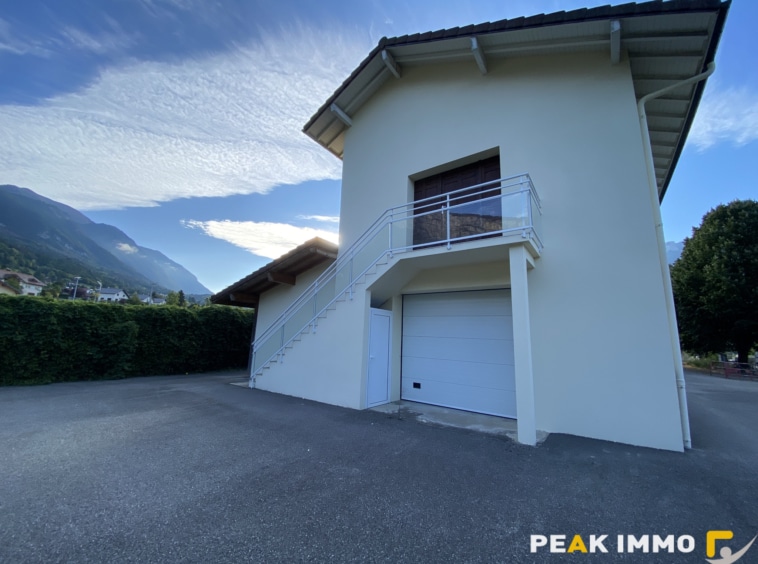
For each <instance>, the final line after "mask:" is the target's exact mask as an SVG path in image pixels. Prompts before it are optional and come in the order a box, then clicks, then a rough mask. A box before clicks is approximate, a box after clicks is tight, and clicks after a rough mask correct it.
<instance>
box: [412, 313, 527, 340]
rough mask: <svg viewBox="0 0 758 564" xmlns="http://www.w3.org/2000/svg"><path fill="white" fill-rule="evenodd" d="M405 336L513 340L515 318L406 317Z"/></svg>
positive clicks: (498, 316) (501, 316)
mask: <svg viewBox="0 0 758 564" xmlns="http://www.w3.org/2000/svg"><path fill="white" fill-rule="evenodd" d="M403 335H406V336H409V337H452V338H456V337H457V338H462V339H487V338H490V337H492V335H499V336H500V337H502V338H504V339H507V340H510V341H512V340H513V318H512V317H511V316H506V315H497V316H487V317H485V316H480V317H445V316H440V317H433V318H429V317H406V318H405V323H404V324H403Z"/></svg>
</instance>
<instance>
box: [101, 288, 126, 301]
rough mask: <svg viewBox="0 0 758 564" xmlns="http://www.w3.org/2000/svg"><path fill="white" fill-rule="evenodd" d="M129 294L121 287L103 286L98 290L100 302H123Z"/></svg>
mask: <svg viewBox="0 0 758 564" xmlns="http://www.w3.org/2000/svg"><path fill="white" fill-rule="evenodd" d="M128 299H129V295H128V294H127V293H126V292H125V291H124V290H122V289H121V288H101V289H100V291H99V292H98V296H97V301H98V302H117V303H118V302H121V301H124V300H128Z"/></svg>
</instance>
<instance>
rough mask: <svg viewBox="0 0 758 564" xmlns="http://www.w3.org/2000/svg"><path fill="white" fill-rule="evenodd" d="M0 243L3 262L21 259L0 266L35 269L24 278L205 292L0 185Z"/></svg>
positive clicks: (126, 242) (44, 201)
mask: <svg viewBox="0 0 758 564" xmlns="http://www.w3.org/2000/svg"><path fill="white" fill-rule="evenodd" d="M0 244H1V245H0V251H1V254H0V257H2V259H3V260H4V261H5V262H8V261H11V262H19V261H21V262H20V265H19V264H17V265H11V264H6V265H3V264H0V267H2V266H8V267H13V266H23V265H24V261H26V262H27V263H28V265H29V266H32V267H34V268H35V269H36V270H38V272H33V273H32V272H30V274H35V275H36V276H38V277H43V278H45V277H47V278H50V277H53V278H60V277H71V275H72V274H73V275H76V276H79V275H81V276H82V277H83V278H85V279H87V281H88V282H89V283H90V284H93V283H95V282H96V281H97V280H99V281H101V282H102V283H103V285H105V286H109V285H118V286H123V287H127V288H130V289H139V290H143V291H146V290H147V289H148V288H150V287H151V286H154V287H155V288H156V289H158V288H159V287H160V288H162V289H164V290H175V291H178V290H183V291H184V292H185V294H210V293H211V291H210V290H208V288H206V287H205V286H203V285H202V284H201V283H200V282H199V281H198V280H197V278H196V277H195V275H194V274H192V273H191V272H189V271H188V270H187V269H186V268H184V267H183V266H182V265H180V264H178V263H176V262H174V261H172V260H171V259H169V258H168V257H166V256H165V255H163V254H162V253H160V252H158V251H155V250H153V249H147V248H145V247H141V246H139V245H137V244H136V243H135V242H134V241H133V240H132V239H131V238H129V237H128V236H127V235H126V234H125V233H124V232H123V231H121V230H120V229H118V228H116V227H113V226H112V225H107V224H104V223H95V222H93V221H92V220H90V219H89V218H88V217H86V216H85V215H84V214H82V213H81V212H79V211H77V210H75V209H74V208H72V207H69V206H67V205H64V204H61V203H59V202H56V201H54V200H51V199H49V198H45V197H44V196H40V195H39V194H36V193H35V192H33V191H32V190H29V189H28V188H19V187H17V186H12V185H0ZM32 263H33V264H32ZM46 272H47V274H46ZM93 278H94V279H93ZM57 281H58V282H63V280H57Z"/></svg>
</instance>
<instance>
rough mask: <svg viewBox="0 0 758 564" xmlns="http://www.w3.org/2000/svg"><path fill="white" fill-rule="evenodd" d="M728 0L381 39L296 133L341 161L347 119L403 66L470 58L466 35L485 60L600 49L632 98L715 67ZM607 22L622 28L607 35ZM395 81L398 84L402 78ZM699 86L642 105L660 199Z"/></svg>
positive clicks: (586, 12) (690, 0) (681, 1)
mask: <svg viewBox="0 0 758 564" xmlns="http://www.w3.org/2000/svg"><path fill="white" fill-rule="evenodd" d="M730 3H731V0H727V1H725V2H721V0H671V1H668V2H662V1H660V0H655V1H652V2H644V3H639V4H636V3H628V4H623V5H619V6H600V7H597V8H591V9H587V8H584V9H580V10H573V11H570V12H564V11H562V12H554V13H551V14H538V15H535V16H531V17H520V18H513V19H510V20H500V21H496V22H486V23H482V24H478V25H468V26H465V27H455V28H450V29H441V30H438V31H429V32H425V33H416V34H412V35H403V36H400V37H392V38H386V37H385V38H382V39H381V40H380V41H379V43H378V45H377V46H376V47H375V48H374V49H373V50H372V51H371V52H370V53H369V54H368V56H367V57H366V58H365V59H364V60H363V61H362V62H361V63H360V64H359V65H358V67H357V68H356V69H355V70H354V71H353V72H352V74H350V76H349V77H348V78H347V79H346V80H345V81H344V82H343V83H342V85H340V86H339V88H337V90H336V91H335V92H334V94H332V96H331V97H330V98H329V99H328V100H327V101H326V102H325V103H324V104H323V105H322V106H321V108H319V110H318V111H317V112H316V113H315V114H314V115H313V117H311V119H310V120H309V121H308V123H306V124H305V126H304V128H303V131H304V132H305V133H306V134H307V135H308V136H310V137H311V138H313V139H314V140H315V141H317V142H318V143H319V144H321V145H322V146H323V147H325V148H326V149H328V150H329V151H331V152H332V153H333V154H335V155H336V156H337V157H339V158H342V153H343V150H344V134H345V130H346V129H347V127H348V125H347V124H346V123H345V122H346V121H347V122H348V123H349V121H350V119H351V116H352V115H354V114H355V113H356V112H357V111H358V110H359V109H360V107H361V106H362V105H363V104H364V103H365V102H366V101H367V100H368V99H369V98H370V97H371V96H372V95H373V94H374V93H375V92H377V91H378V90H379V89H380V88H381V86H382V85H383V84H384V83H385V82H387V81H388V80H393V76H398V75H399V76H400V77H402V69H403V68H404V67H405V66H417V65H422V64H433V63H441V62H451V61H462V60H470V61H471V63H472V64H475V61H476V57H477V55H476V53H474V49H473V43H472V41H471V40H472V38H475V39H476V41H477V45H478V48H479V49H480V51H479V53H480V54H482V56H483V57H484V58H485V59H489V58H497V57H515V56H526V55H537V54H542V55H545V54H551V53H567V52H574V53H577V52H592V51H595V52H597V51H601V52H602V51H605V52H609V53H611V56H612V57H613V52H614V45H615V47H616V52H617V53H620V52H622V51H624V52H626V53H627V54H628V56H629V62H630V67H631V71H632V79H633V81H634V89H635V95H636V97H637V99H638V100H639V99H640V98H642V97H643V96H645V95H646V94H649V93H651V92H655V91H657V90H659V89H661V88H663V87H665V86H668V85H669V84H673V83H676V82H678V81H680V80H682V79H683V78H686V77H689V76H694V75H696V74H699V73H700V72H703V71H704V70H705V69H706V67H707V66H708V64H709V63H711V62H713V60H714V58H715V54H716V47H717V46H718V42H719V39H720V36H721V32H722V30H723V26H724V20H725V18H726V15H727V12H728V10H729V6H730ZM613 22H618V23H619V27H620V30H618V32H617V33H615V35H614V33H613V32H612V25H613ZM400 80H402V78H400ZM704 86H705V82H704V81H702V82H699V83H697V84H695V85H690V86H685V87H682V88H678V89H676V90H674V91H672V92H670V93H668V94H667V95H666V96H664V97H661V98H658V99H656V100H652V101H650V102H649V104H648V129H649V132H650V137H651V143H652V145H653V155H654V162H655V169H656V176H657V180H658V189H659V193H660V195H661V198H662V197H663V194H664V193H665V191H666V188H667V187H668V184H669V181H670V180H671V175H672V173H673V171H674V168H675V167H676V163H677V161H678V159H679V155H680V154H681V151H682V149H683V148H684V143H685V140H686V138H687V134H688V133H689V129H690V126H691V125H692V120H693V118H694V115H695V111H696V110H697V106H698V103H699V101H700V98H701V96H702V92H703V88H704Z"/></svg>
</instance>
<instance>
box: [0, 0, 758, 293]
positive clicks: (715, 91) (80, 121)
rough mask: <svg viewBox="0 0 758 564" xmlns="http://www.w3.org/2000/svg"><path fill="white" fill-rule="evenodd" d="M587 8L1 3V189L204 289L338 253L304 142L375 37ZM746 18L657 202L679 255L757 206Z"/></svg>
mask: <svg viewBox="0 0 758 564" xmlns="http://www.w3.org/2000/svg"><path fill="white" fill-rule="evenodd" d="M606 3H607V2H595V1H592V0H589V1H588V0H584V1H578V0H577V1H574V0H563V1H562V0H544V1H543V0H523V1H519V0H501V1H497V2H495V1H487V0H476V1H470V2H467V1H447V0H435V1H417V2H411V1H401V0H372V1H368V0H367V1H361V0H353V1H335V0H326V1H324V2H311V1H308V0H279V1H277V2H271V1H269V0H214V1H210V0H27V1H24V2H16V1H10V0H0V76H1V77H2V81H1V82H0V184H5V183H8V184H16V185H19V186H24V187H27V188H31V189H32V190H34V191H36V192H38V193H40V194H42V195H44V196H47V197H49V198H53V199H55V200H58V201H61V202H64V203H66V204H69V205H71V206H74V207H75V208H77V209H79V210H81V211H83V212H84V213H85V214H87V215H88V216H89V217H90V218H92V219H93V220H94V221H97V222H105V223H110V224H113V225H116V226H117V227H119V228H121V229H122V230H123V231H125V232H126V233H127V234H128V235H129V236H131V237H132V238H133V239H134V240H135V241H136V242H137V243H138V244H140V245H143V246H146V247H150V248H154V249H157V250H159V251H161V252H163V253H164V254H166V255H167V256H169V257H170V258H172V259H174V260H176V261H177V262H179V263H181V264H182V265H184V266H185V267H187V268H188V269H189V270H190V271H192V272H193V273H194V274H196V275H197V277H198V279H199V280H200V281H201V282H202V283H203V284H205V285H206V286H207V287H208V288H210V289H211V290H213V291H218V290H220V289H222V288H223V287H225V286H227V285H229V284H231V283H232V282H234V281H236V280H237V279H239V278H241V277H243V276H245V275H247V274H249V273H250V272H252V271H253V270H255V269H257V268H259V267H260V266H262V265H263V264H265V263H267V262H268V261H269V260H271V259H272V258H275V257H276V256H279V255H280V254H282V253H283V252H286V251H287V250H288V249H290V248H292V247H294V246H295V245H297V244H298V243H300V242H302V241H304V240H306V239H308V238H310V237H312V236H314V235H316V234H319V235H322V236H325V237H332V238H334V237H336V232H337V227H338V224H337V223H336V216H337V215H338V213H339V189H340V183H339V178H340V174H341V164H340V161H339V160H337V159H336V158H335V157H333V156H332V155H331V154H329V153H328V152H327V151H325V150H324V149H322V148H321V147H320V146H318V145H317V144H316V143H314V142H313V141H311V140H310V139H308V138H307V137H306V136H305V135H304V134H303V133H301V128H302V126H303V125H304V124H305V122H306V121H307V120H308V118H309V117H310V116H311V115H312V114H313V112H314V111H315V110H316V109H317V108H318V107H319V106H320V105H321V104H322V103H323V102H324V100H325V99H326V98H327V97H328V96H329V95H330V94H331V93H332V92H333V90H334V89H335V88H336V87H337V86H338V85H339V84H340V83H341V82H342V81H343V80H344V79H345V78H346V77H347V75H348V74H349V73H350V72H351V71H352V70H353V68H355V66H356V65H357V64H358V63H359V62H360V61H361V60H362V59H363V57H364V56H365V55H366V54H367V53H368V51H369V50H370V49H371V48H372V47H373V46H374V45H375V44H376V42H377V41H378V40H379V39H380V38H381V37H382V36H385V35H386V36H395V35H402V34H405V33H414V32H418V31H426V30H430V29H439V28H443V27H453V26H458V25H466V24H469V23H479V22H483V21H493V20H498V19H502V18H511V17H518V16H528V15H533V14H537V13H541V12H552V11H557V10H571V9H575V8H582V7H593V6H598V5H604V4H606ZM756 21H758V2H755V1H754V0H734V2H733V4H732V8H731V12H730V15H729V18H728V20H727V23H726V29H725V32H724V36H723V38H722V41H721V45H720V48H719V53H718V55H717V59H716V62H717V65H718V68H717V71H716V74H715V75H714V76H713V77H712V78H711V79H710V80H709V82H708V86H707V88H706V93H705V96H704V99H703V102H702V103H701V107H700V112H699V114H698V116H697V118H696V121H695V124H694V126H693V128H692V131H691V133H690V138H689V141H688V144H687V146H686V147H685V150H684V152H683V154H682V157H681V159H680V162H679V165H678V167H677V170H676V173H675V175H674V178H673V181H672V182H671V184H670V186H669V190H668V193H667V195H666V199H665V201H664V203H663V219H664V229H665V232H666V238H667V240H670V241H680V240H682V239H683V238H684V237H686V236H688V235H690V234H691V229H692V227H693V226H696V225H698V224H699V223H700V220H701V218H702V216H703V215H704V214H705V213H706V212H707V211H708V210H709V209H711V208H712V207H714V206H716V205H718V204H719V203H726V202H729V201H731V200H734V199H745V198H753V199H756V198H757V197H758V164H756V163H758V65H756V63H755V61H754V54H755V53H756V52H758V36H757V35H756V34H755V32H754V30H753V27H754V26H753V24H754V22H756Z"/></svg>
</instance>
